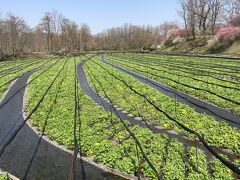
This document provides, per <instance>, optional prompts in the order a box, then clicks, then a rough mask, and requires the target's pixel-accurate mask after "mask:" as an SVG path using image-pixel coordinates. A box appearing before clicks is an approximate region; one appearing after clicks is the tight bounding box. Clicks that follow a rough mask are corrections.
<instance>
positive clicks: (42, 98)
mask: <svg viewBox="0 0 240 180" xmlns="http://www.w3.org/2000/svg"><path fill="white" fill-rule="evenodd" d="M66 63H67V60H65V63H64V65H63V67H62V68H61V70H60V71H59V72H58V74H57V75H56V76H55V78H54V79H53V81H52V82H51V84H50V85H49V86H48V88H47V89H46V91H45V92H44V94H43V96H42V97H41V99H40V100H39V101H38V103H37V104H36V105H35V107H34V108H33V110H32V111H31V112H30V113H29V115H28V116H27V117H26V118H25V119H24V120H23V121H22V122H21V123H20V125H19V126H18V128H17V129H16V130H15V131H14V132H13V134H12V135H11V137H10V138H9V139H8V140H7V142H6V143H4V145H3V146H2V148H1V149H0V158H1V157H2V155H3V153H4V151H5V149H6V147H7V146H8V145H10V144H11V142H12V141H13V140H14V138H15V137H16V136H17V134H18V133H19V131H20V130H21V129H22V128H23V126H24V125H25V124H26V122H27V121H28V120H29V119H30V118H31V116H32V114H33V113H34V112H35V111H37V109H38V108H39V106H40V105H41V103H42V102H43V100H44V99H45V97H46V95H47V93H48V92H49V90H50V89H51V88H52V86H53V84H54V83H55V81H56V80H57V78H58V77H59V75H60V74H61V72H62V71H63V69H64V67H65V65H66Z"/></svg>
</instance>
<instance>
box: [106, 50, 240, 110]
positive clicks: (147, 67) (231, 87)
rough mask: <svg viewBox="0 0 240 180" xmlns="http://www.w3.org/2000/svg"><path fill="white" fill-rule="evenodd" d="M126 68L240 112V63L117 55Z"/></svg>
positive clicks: (115, 59) (108, 57)
mask: <svg viewBox="0 0 240 180" xmlns="http://www.w3.org/2000/svg"><path fill="white" fill-rule="evenodd" d="M107 59H108V60H109V61H111V62H113V63H114V64H117V65H119V66H121V67H124V68H126V69H128V70H131V71H133V72H136V73H138V74H141V75H144V76H147V77H149V78H151V79H153V80H156V81H158V82H161V83H164V84H166V85H168V86H170V87H173V88H175V89H177V90H180V91H182V92H185V93H187V94H190V95H192V96H195V97H197V98H199V99H203V100H205V101H207V102H209V103H212V104H215V105H217V106H219V107H222V108H224V109H227V110H229V111H231V112H233V113H235V114H240V86H239V84H240V73H239V72H240V62H239V61H238V60H222V59H206V58H194V57H184V56H183V57H181V56H159V55H142V54H114V55H113V56H107Z"/></svg>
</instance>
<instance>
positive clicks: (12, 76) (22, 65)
mask: <svg viewBox="0 0 240 180" xmlns="http://www.w3.org/2000/svg"><path fill="white" fill-rule="evenodd" d="M50 64H51V61H49V59H22V60H13V61H7V62H1V63H0V97H2V95H3V93H4V92H6V90H7V89H8V88H9V86H10V85H11V84H12V83H13V82H14V81H15V80H16V79H17V78H20V77H21V76H22V75H24V74H25V73H27V72H30V71H32V70H34V69H38V68H40V67H42V66H43V65H45V66H47V65H50Z"/></svg>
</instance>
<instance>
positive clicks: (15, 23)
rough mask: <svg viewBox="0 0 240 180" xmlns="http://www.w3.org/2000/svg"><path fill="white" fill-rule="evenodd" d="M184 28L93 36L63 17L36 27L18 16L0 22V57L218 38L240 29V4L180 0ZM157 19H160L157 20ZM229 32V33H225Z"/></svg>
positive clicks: (50, 16)
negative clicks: (221, 31)
mask: <svg viewBox="0 0 240 180" xmlns="http://www.w3.org/2000/svg"><path fill="white" fill-rule="evenodd" d="M178 4H179V7H178V14H179V17H180V18H181V19H182V25H179V23H177V22H164V23H163V24H161V25H159V26H155V27H153V26H150V25H149V26H137V25H131V24H124V25H123V26H121V27H114V28H110V29H107V30H105V31H103V32H100V33H98V34H96V35H92V34H91V30H90V28H89V26H88V25H87V24H80V25H79V24H77V23H76V22H74V21H72V20H70V19H68V18H66V17H65V16H63V15H62V14H60V13H58V12H56V11H51V12H46V13H45V14H44V15H43V16H42V18H41V19H40V21H39V24H38V25H37V26H36V27H33V28H30V26H29V25H28V24H27V22H26V21H25V20H24V19H23V18H21V17H18V16H16V15H12V14H9V15H7V16H5V18H3V17H2V18H0V55H1V56H3V55H18V54H23V53H31V52H47V53H58V52H74V51H87V50H100V49H111V50H126V49H135V50H140V49H148V48H156V47H157V46H159V45H161V44H164V43H165V44H166V43H168V40H169V39H171V36H179V37H180V38H182V37H189V38H193V39H194V38H196V36H203V37H206V36H214V35H216V33H218V31H219V29H221V28H224V27H227V26H229V24H230V25H231V24H233V23H235V24H237V26H238V25H240V0H178ZM155 18H157V17H155ZM224 32H225V31H224Z"/></svg>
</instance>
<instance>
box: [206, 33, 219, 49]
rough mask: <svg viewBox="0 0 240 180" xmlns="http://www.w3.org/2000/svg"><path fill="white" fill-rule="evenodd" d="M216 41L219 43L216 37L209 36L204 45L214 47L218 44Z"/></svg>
mask: <svg viewBox="0 0 240 180" xmlns="http://www.w3.org/2000/svg"><path fill="white" fill-rule="evenodd" d="M218 43H219V39H218V37H217V36H214V37H213V38H211V39H209V40H208V41H207V45H206V47H208V48H213V47H216V46H217V45H218Z"/></svg>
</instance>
